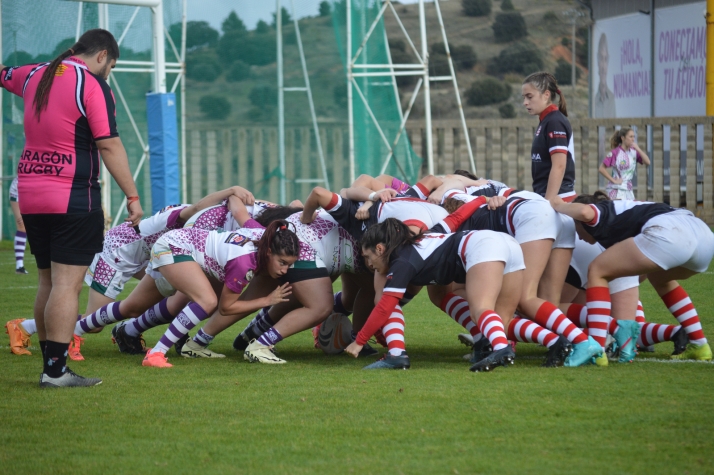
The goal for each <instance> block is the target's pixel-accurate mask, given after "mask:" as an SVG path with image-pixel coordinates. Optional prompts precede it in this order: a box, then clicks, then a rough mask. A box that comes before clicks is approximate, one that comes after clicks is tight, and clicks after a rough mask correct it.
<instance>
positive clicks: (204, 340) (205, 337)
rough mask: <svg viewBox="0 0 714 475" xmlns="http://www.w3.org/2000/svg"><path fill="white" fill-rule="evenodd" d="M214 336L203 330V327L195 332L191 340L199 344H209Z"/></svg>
mask: <svg viewBox="0 0 714 475" xmlns="http://www.w3.org/2000/svg"><path fill="white" fill-rule="evenodd" d="M214 338H215V337H214V336H213V335H209V334H208V333H206V332H204V331H203V328H201V329H199V330H198V333H196V336H194V337H193V341H194V342H196V343H198V344H199V345H201V346H208V345H210V344H211V342H212V341H213V339H214Z"/></svg>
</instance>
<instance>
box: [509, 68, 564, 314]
mask: <svg viewBox="0 0 714 475" xmlns="http://www.w3.org/2000/svg"><path fill="white" fill-rule="evenodd" d="M521 91H522V94H523V105H524V106H525V108H526V109H527V110H528V113H529V114H531V115H537V116H538V118H539V120H540V123H539V124H538V128H537V129H536V133H535V136H534V137H533V145H532V146H531V173H532V175H533V191H534V192H535V193H537V194H539V195H541V196H543V197H544V198H545V199H546V200H548V201H550V202H551V203H552V202H553V199H554V198H556V197H560V198H562V199H563V200H564V201H572V200H573V199H575V196H576V193H575V148H574V145H573V129H572V127H571V126H570V122H569V121H568V109H567V104H566V102H565V97H564V96H563V93H562V92H561V91H560V89H558V83H557V81H556V80H555V78H554V77H553V76H552V75H551V74H548V73H546V72H538V73H533V74H531V75H530V76H528V77H527V78H526V79H525V80H524V81H523V86H522V88H521ZM556 95H557V96H560V100H559V101H558V105H557V106H556V105H555V104H554V101H555V96H556ZM560 218H561V220H562V221H563V225H564V227H565V228H566V230H567V232H568V233H573V234H574V233H575V230H574V225H573V221H572V219H570V218H568V217H566V216H561V217H560ZM573 247H575V241H574V240H573V246H572V247H570V248H569V249H568V248H565V247H564V248H560V249H553V255H552V258H551V260H550V261H549V263H548V266H547V267H546V270H545V272H544V273H543V285H542V286H540V288H539V292H538V295H539V296H540V297H541V298H543V299H545V300H548V301H550V302H551V303H553V304H554V305H556V306H558V305H560V291H561V290H562V284H563V283H564V282H565V276H566V274H567V271H568V265H569V264H570V259H571V258H572V255H573V250H572V248H573ZM556 284H557V285H556ZM558 287H559V288H560V289H561V290H558V291H556V292H555V293H554V292H548V291H546V290H545V289H555V288H558Z"/></svg>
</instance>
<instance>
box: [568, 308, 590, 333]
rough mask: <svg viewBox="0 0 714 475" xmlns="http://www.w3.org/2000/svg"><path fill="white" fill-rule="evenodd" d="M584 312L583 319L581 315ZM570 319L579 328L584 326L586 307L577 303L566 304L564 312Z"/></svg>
mask: <svg viewBox="0 0 714 475" xmlns="http://www.w3.org/2000/svg"><path fill="white" fill-rule="evenodd" d="M583 313H584V314H585V319H584V320H583V318H582V315H583ZM565 315H566V316H567V317H568V319H569V320H570V321H572V322H573V323H574V324H576V325H577V326H578V327H580V328H585V327H586V326H587V323H588V320H587V315H588V312H587V307H586V306H585V305H580V304H579V303H571V304H570V305H569V306H568V311H567V313H566V314H565Z"/></svg>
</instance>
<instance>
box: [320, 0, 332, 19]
mask: <svg viewBox="0 0 714 475" xmlns="http://www.w3.org/2000/svg"><path fill="white" fill-rule="evenodd" d="M330 10H331V8H330V2H327V1H324V0H323V1H322V2H320V16H330Z"/></svg>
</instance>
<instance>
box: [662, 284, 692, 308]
mask: <svg viewBox="0 0 714 475" xmlns="http://www.w3.org/2000/svg"><path fill="white" fill-rule="evenodd" d="M688 297H689V294H687V291H686V290H684V289H683V288H682V286H681V285H680V286H678V287H677V288H675V289H673V290H670V291H669V292H667V293H666V294H664V295H663V296H662V300H663V301H664V304H665V305H666V306H667V308H669V307H673V306H674V305H675V304H676V303H678V302H679V301H681V300H683V299H686V298H688Z"/></svg>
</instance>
